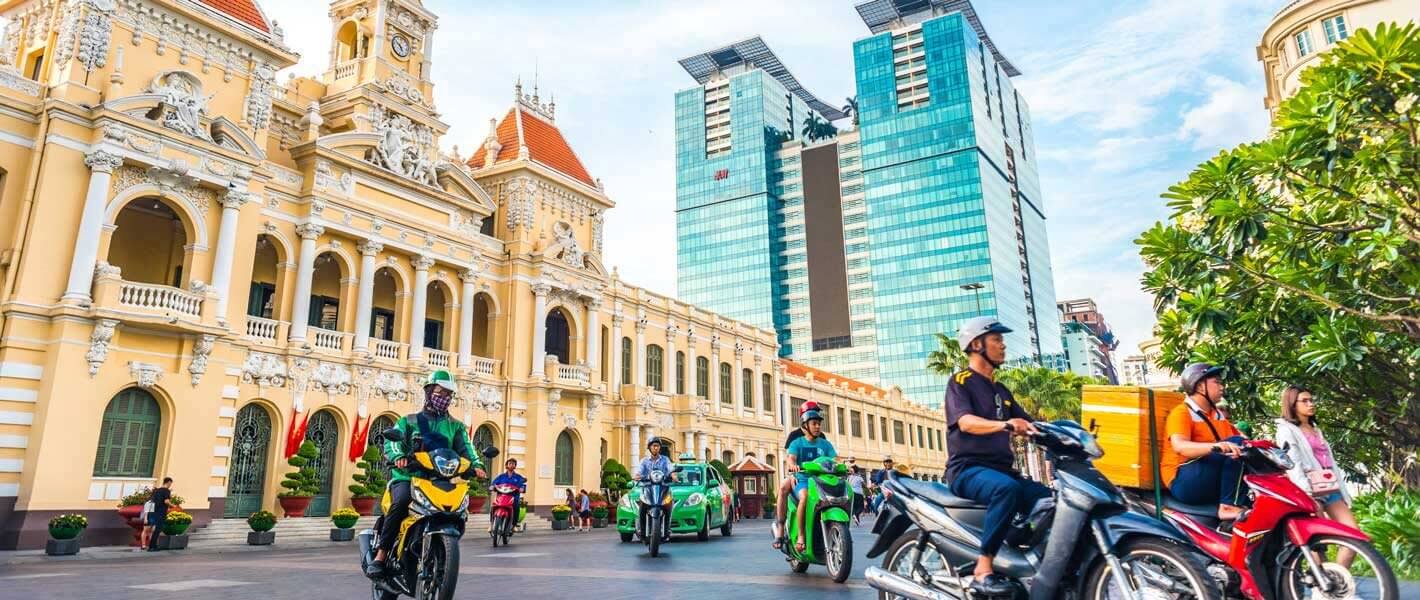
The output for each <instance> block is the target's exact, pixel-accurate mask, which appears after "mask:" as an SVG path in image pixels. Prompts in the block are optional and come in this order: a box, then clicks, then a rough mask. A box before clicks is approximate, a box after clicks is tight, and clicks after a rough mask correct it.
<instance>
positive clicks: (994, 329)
mask: <svg viewBox="0 0 1420 600" xmlns="http://www.w3.org/2000/svg"><path fill="white" fill-rule="evenodd" d="M1010 332H1011V328H1010V327H1007V326H1005V325H1002V324H1001V321H999V320H997V319H996V317H973V318H970V319H967V320H966V321H965V322H964V323H962V324H961V327H959V328H958V329H957V344H960V345H961V351H962V352H971V350H970V348H971V342H972V341H973V340H975V339H976V338H979V337H981V336H983V335H986V334H988V333H1010Z"/></svg>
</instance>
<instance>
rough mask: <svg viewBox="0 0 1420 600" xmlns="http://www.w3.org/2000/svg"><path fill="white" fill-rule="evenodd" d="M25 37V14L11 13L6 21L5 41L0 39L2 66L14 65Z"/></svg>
mask: <svg viewBox="0 0 1420 600" xmlns="http://www.w3.org/2000/svg"><path fill="white" fill-rule="evenodd" d="M23 37H24V15H23V14H11V15H10V19H9V21H8V22H6V23H5V33H4V39H3V41H0V67H12V68H13V67H14V66H15V57H16V56H17V55H19V53H20V41H21V38H23Z"/></svg>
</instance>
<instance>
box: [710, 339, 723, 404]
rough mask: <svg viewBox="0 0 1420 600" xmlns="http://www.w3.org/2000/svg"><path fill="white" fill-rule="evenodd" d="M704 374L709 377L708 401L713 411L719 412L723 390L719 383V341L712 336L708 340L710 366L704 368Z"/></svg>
mask: <svg viewBox="0 0 1420 600" xmlns="http://www.w3.org/2000/svg"><path fill="white" fill-rule="evenodd" d="M705 376H706V377H709V378H710V381H709V382H708V383H709V388H710V403H711V404H712V405H714V406H715V411H716V412H719V410H720V406H721V405H720V402H721V401H722V400H721V395H722V394H724V392H725V391H724V390H722V389H720V388H721V387H723V386H721V385H720V342H717V341H715V340H714V339H713V338H712V339H711V340H710V368H709V369H706V373H705Z"/></svg>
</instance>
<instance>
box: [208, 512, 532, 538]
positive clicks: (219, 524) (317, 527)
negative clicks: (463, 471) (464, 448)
mask: <svg viewBox="0 0 1420 600" xmlns="http://www.w3.org/2000/svg"><path fill="white" fill-rule="evenodd" d="M375 519H376V517H360V520H359V521H358V522H356V523H355V533H356V534H357V535H358V534H359V532H361V531H363V530H365V529H369V528H370V527H373V526H374V525H375ZM527 526H528V530H529V531H538V530H551V529H552V523H551V522H550V521H549V520H548V519H547V518H546V517H543V516H540V515H536V514H529V515H528V516H527ZM332 527H334V525H332V524H331V523H330V518H329V517H306V518H298V519H277V520H276V528H275V529H273V530H272V531H275V532H276V545H277V546H291V545H297V544H300V545H315V544H320V543H325V544H330V543H332V542H331V541H330V529H331V528H332ZM466 531H467V535H469V536H485V535H486V532H487V531H488V513H487V512H480V513H478V514H472V515H469V518H468V526H467V529H466ZM249 532H251V527H250V526H248V525H247V522H246V519H216V520H213V521H212V522H211V523H210V524H209V525H207V526H206V527H203V528H201V529H197V530H194V531H192V532H191V534H190V537H189V538H188V545H189V547H202V546H245V545H246V543H247V533H249Z"/></svg>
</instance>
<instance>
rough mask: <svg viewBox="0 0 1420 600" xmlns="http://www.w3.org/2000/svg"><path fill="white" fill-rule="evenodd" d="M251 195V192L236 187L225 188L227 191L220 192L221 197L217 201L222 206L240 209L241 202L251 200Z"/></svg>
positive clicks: (244, 202)
mask: <svg viewBox="0 0 1420 600" xmlns="http://www.w3.org/2000/svg"><path fill="white" fill-rule="evenodd" d="M252 197H253V195H252V193H251V192H244V191H242V190H238V189H230V190H227V193H225V194H222V199H221V200H219V202H221V203H222V208H233V209H240V208H241V207H242V205H243V204H246V203H247V202H251V201H252Z"/></svg>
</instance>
